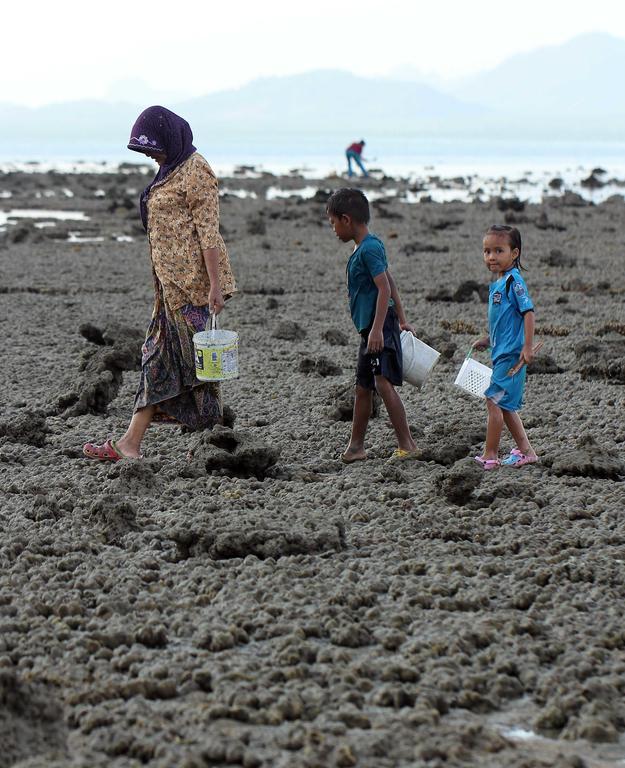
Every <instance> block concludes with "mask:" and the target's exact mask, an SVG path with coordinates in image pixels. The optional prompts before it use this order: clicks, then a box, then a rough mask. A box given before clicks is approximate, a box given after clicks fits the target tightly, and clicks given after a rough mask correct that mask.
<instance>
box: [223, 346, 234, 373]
mask: <svg viewBox="0 0 625 768" xmlns="http://www.w3.org/2000/svg"><path fill="white" fill-rule="evenodd" d="M237 363H238V360H237V350H236V348H235V349H225V350H224V351H223V353H222V355H221V369H222V371H223V372H224V373H236V370H237V367H238V366H237Z"/></svg>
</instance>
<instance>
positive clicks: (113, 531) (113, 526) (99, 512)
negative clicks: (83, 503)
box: [88, 494, 139, 545]
mask: <svg viewBox="0 0 625 768" xmlns="http://www.w3.org/2000/svg"><path fill="white" fill-rule="evenodd" d="M88 519H89V522H90V524H91V525H93V526H94V527H95V528H96V529H97V530H98V531H99V532H100V533H101V534H102V536H103V537H104V541H105V542H106V543H107V544H116V545H118V544H120V543H121V540H122V539H123V537H124V536H125V535H126V534H127V533H130V532H131V531H138V530H139V526H138V525H137V511H136V508H135V506H134V504H132V503H131V502H129V501H128V500H127V499H125V498H124V497H123V496H119V495H117V494H112V495H108V494H107V495H103V496H99V497H98V498H97V499H96V500H95V501H94V502H93V504H92V505H91V507H90V509H89V513H88Z"/></svg>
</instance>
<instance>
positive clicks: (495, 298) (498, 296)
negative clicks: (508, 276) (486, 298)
mask: <svg viewBox="0 0 625 768" xmlns="http://www.w3.org/2000/svg"><path fill="white" fill-rule="evenodd" d="M493 304H501V292H500V291H495V293H493Z"/></svg>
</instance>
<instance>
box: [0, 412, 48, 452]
mask: <svg viewBox="0 0 625 768" xmlns="http://www.w3.org/2000/svg"><path fill="white" fill-rule="evenodd" d="M48 432H49V429H48V426H47V423H46V420H45V418H44V417H43V416H42V415H41V414H39V413H34V412H32V411H23V412H22V413H18V414H16V415H15V416H10V417H9V418H5V419H2V421H0V445H2V444H3V443H5V442H9V443H24V444H25V445H34V446H36V447H37V448H41V447H42V446H43V445H44V444H45V442H46V435H47V434H48Z"/></svg>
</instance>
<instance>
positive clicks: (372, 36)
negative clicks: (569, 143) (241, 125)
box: [0, 0, 625, 105]
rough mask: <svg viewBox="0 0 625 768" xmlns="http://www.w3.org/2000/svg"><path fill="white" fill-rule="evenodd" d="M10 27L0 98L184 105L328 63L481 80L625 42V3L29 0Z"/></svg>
mask: <svg viewBox="0 0 625 768" xmlns="http://www.w3.org/2000/svg"><path fill="white" fill-rule="evenodd" d="M511 6H513V7H511ZM2 26H3V35H2V48H1V54H0V55H1V59H0V61H1V62H2V67H1V71H2V74H1V75H0V101H13V102H17V103H22V104H31V105H36V104H43V103H47V102H51V101H64V100H71V99H80V98H88V97H92V98H102V97H106V98H114V97H119V98H120V99H122V98H124V97H125V96H130V95H133V94H137V91H139V98H140V100H141V101H145V100H155V101H156V100H159V96H160V97H161V98H162V100H168V101H171V100H172V99H174V98H175V97H176V96H177V95H180V96H187V95H189V96H196V95H201V94H203V93H208V92H209V91H215V90H221V89H224V88H230V87H233V86H238V85H242V84H243V83H245V82H247V81H249V80H252V79H254V78H256V77H259V76H263V75H285V74H293V73H296V72H303V71H306V70H310V69H319V68H325V69H327V68H340V69H348V70H351V71H352V72H355V73H356V74H362V75H388V74H390V73H405V74H407V73H414V72H415V71H419V72H423V73H425V74H427V75H437V76H442V77H445V78H446V77H455V76H459V75H462V74H464V73H466V74H469V73H472V72H475V71H477V70H481V69H488V68H491V67H493V66H495V65H497V64H498V63H499V62H501V61H503V60H504V59H505V58H508V57H509V56H510V55H512V54H514V53H517V52H520V51H528V50H531V49H533V48H537V47H541V46H544V45H550V44H557V43H562V42H564V41H565V40H568V39H569V38H571V37H574V36H575V35H578V34H582V33H585V32H595V31H603V32H610V33H611V34H613V35H616V36H618V37H623V38H625V2H623V0H593V2H592V3H588V2H580V0H523V2H522V3H514V4H509V3H505V2H502V0H427V2H422V1H421V0H359V2H354V1H353V0H303V2H297V0H261V1H260V2H258V0H255V1H244V0H214V2H209V0H203V1H200V0H178V2H174V3H172V2H171V1H170V0H167V1H166V0H147V1H146V0H144V1H143V2H134V3H133V2H128V0H107V1H106V2H102V3H93V2H88V1H87V2H85V0H80V2H79V1H78V0H55V1H54V2H50V3H45V2H43V1H41V2H39V1H38V2H33V0H20V2H10V3H9V2H7V3H3V7H2ZM142 83H144V84H145V89H144V90H142ZM141 97H142V98H141Z"/></svg>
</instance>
